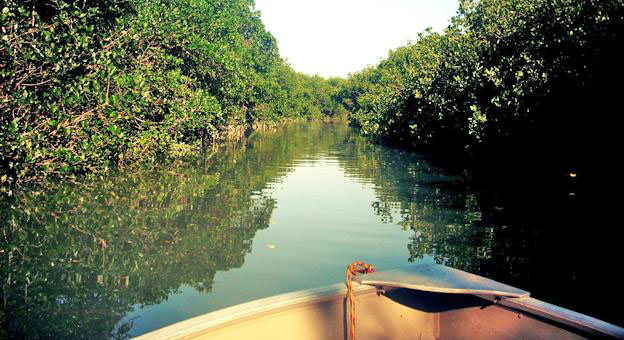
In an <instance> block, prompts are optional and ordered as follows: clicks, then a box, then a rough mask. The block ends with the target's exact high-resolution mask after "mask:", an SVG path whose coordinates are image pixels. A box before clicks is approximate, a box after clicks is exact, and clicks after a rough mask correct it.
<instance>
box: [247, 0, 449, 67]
mask: <svg viewBox="0 0 624 340" xmlns="http://www.w3.org/2000/svg"><path fill="white" fill-rule="evenodd" d="M458 7H459V2H458V0H256V9H258V10H259V11H260V12H261V16H262V21H263V22H264V24H265V26H266V28H267V30H269V31H270V32H271V33H272V34H273V36H275V38H276V39H277V43H278V46H279V50H280V54H281V56H282V57H284V58H286V59H287V60H288V62H289V63H290V65H291V66H292V67H293V68H294V69H295V70H297V71H299V72H303V73H307V74H319V75H321V76H323V77H332V76H342V77H346V76H347V75H348V74H349V73H352V72H356V71H359V70H361V69H363V68H364V67H366V66H368V65H375V64H377V63H378V62H379V61H380V60H381V59H382V58H385V57H386V56H387V55H388V52H389V51H390V50H391V49H396V48H397V47H399V46H402V45H405V44H406V43H407V42H408V41H410V40H411V41H415V40H416V39H417V37H418V32H422V31H423V30H425V29H426V28H427V27H432V28H433V29H434V30H436V31H442V30H443V29H444V28H445V27H446V26H447V25H448V23H449V19H450V18H451V17H452V16H453V15H455V12H456V11H457V9H458Z"/></svg>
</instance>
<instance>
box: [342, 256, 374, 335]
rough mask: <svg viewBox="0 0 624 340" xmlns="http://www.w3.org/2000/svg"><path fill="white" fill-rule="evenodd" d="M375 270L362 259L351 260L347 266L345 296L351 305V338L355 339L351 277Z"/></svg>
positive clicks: (353, 298)
mask: <svg viewBox="0 0 624 340" xmlns="http://www.w3.org/2000/svg"><path fill="white" fill-rule="evenodd" d="M374 271H375V268H374V267H373V265H372V264H367V263H364V262H362V261H358V262H353V263H351V264H350V265H349V266H347V297H348V298H349V305H350V306H351V340H355V297H354V296H353V281H352V279H353V277H354V276H356V275H358V274H361V273H362V274H367V273H372V272H374Z"/></svg>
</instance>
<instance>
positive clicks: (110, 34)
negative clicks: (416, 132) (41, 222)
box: [0, 0, 341, 194]
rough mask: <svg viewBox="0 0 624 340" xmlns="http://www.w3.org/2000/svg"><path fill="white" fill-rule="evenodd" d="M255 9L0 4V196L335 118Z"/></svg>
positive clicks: (331, 90) (196, 3) (324, 95)
mask: <svg viewBox="0 0 624 340" xmlns="http://www.w3.org/2000/svg"><path fill="white" fill-rule="evenodd" d="M253 8H254V2H253V1H252V0H227V1H225V0H222V1H206V0H191V1H180V0H158V1H144V0H98V1H90V0H86V1H63V0H57V1H17V0H8V1H4V0H3V1H0V9H1V14H0V23H1V26H2V31H1V36H0V39H1V41H0V111H1V112H2V115H1V116H0V162H1V164H0V176H1V178H2V187H1V190H2V192H3V193H5V194H7V193H8V194H10V193H11V192H12V191H13V188H14V187H15V185H20V184H24V183H27V182H32V181H38V180H41V179H43V178H46V177H66V176H72V175H75V174H83V173H98V172H102V171H106V170H107V169H109V168H110V167H111V166H114V165H125V164H130V163H133V162H136V161H142V160H153V159H167V158H173V157H178V156H180V155H184V154H188V153H190V152H192V151H195V150H198V149H199V148H200V146H203V147H206V146H207V145H208V144H210V143H213V142H215V141H218V140H221V139H223V138H225V137H227V134H228V133H227V132H228V131H232V127H245V126H251V125H254V124H255V125H257V124H275V123H277V122H279V121H283V120H285V119H294V118H306V119H310V118H322V117H324V116H332V115H335V114H337V113H338V114H339V113H340V112H341V109H340V107H339V106H338V105H337V104H336V101H334V100H333V95H334V94H335V92H337V86H338V84H339V82H340V81H339V80H329V81H328V80H325V79H322V78H320V77H311V76H306V75H303V74H299V73H297V72H295V71H293V70H292V68H290V66H289V65H288V64H287V63H286V62H285V61H284V60H282V59H281V58H280V57H279V54H278V51H277V44H276V42H275V39H274V38H273V36H272V35H271V34H270V33H268V32H267V31H266V29H265V28H264V26H263V24H262V22H261V20H260V15H259V13H258V12H257V11H255V10H254V9H253Z"/></svg>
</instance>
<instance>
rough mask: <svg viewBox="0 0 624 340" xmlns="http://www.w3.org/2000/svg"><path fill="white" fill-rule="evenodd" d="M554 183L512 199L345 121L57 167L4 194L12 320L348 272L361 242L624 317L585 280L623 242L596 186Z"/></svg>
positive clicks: (108, 326)
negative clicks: (118, 170) (170, 154)
mask: <svg viewBox="0 0 624 340" xmlns="http://www.w3.org/2000/svg"><path fill="white" fill-rule="evenodd" d="M539 187H541V186H539ZM566 190H567V188H566ZM546 191H547V190H544V191H543V192H529V193H528V196H529V197H530V198H529V199H527V196H518V197H516V196H514V195H512V197H516V198H515V199H512V200H508V199H504V198H502V197H504V195H500V194H495V193H492V192H490V191H486V190H484V189H483V188H482V187H479V186H477V185H475V184H469V183H468V182H466V181H465V180H464V179H462V177H460V176H458V175H449V173H448V172H446V171H444V170H441V169H440V168H437V167H435V166H433V165H431V163H430V162H429V161H428V160H427V158H426V157H424V156H422V155H418V154H411V153H406V152H402V151H399V150H396V149H392V148H387V147H383V146H379V145H375V144H372V143H370V142H368V141H367V140H366V139H365V138H363V137H362V136H360V135H358V134H357V133H356V132H355V131H353V130H351V129H350V128H349V127H347V126H346V125H345V124H342V123H334V124H320V123H310V124H302V125H289V126H287V127H282V128H279V129H277V130H276V131H264V132H258V133H254V134H252V135H251V136H250V137H249V138H248V140H246V141H245V143H244V144H243V145H242V146H241V145H235V146H232V147H225V148H223V149H220V150H218V151H217V152H215V153H212V154H209V155H207V156H206V157H203V158H201V159H197V160H190V161H187V162H183V163H180V164H176V165H174V166H167V168H166V169H151V170H147V169H146V170H140V171H139V170H136V171H128V172H125V173H123V174H118V175H114V176H110V177H107V178H105V179H97V180H88V181H87V180H83V181H81V182H77V183H63V184H51V183H50V184H47V185H46V188H45V190H44V189H39V190H33V191H30V192H27V193H23V194H21V195H19V196H18V197H17V198H16V201H14V202H11V203H10V204H11V207H7V206H4V207H3V209H2V211H1V213H2V219H3V220H4V221H6V223H5V226H4V227H3V230H2V232H3V235H2V239H1V240H0V247H1V248H0V251H2V252H1V253H0V262H1V279H2V299H3V308H2V311H1V313H2V314H0V316H1V317H2V319H1V322H2V325H3V328H2V330H0V336H1V337H11V338H13V337H27V338H37V337H51V338H106V337H111V336H112V337H124V336H136V335H140V334H143V333H146V332H149V331H151V330H155V329H157V328H160V327H163V326H166V325H169V324H172V323H174V322H177V321H181V320H185V319H187V318H190V317H193V316H197V315H201V314H203V313H207V312H210V311H214V310H217V309H220V308H223V307H227V306H231V305H234V304H238V303H241V302H245V301H250V300H253V299H257V298H262V297H266V296H271V295H275V294H279V293H285V292H289V291H293V290H298V289H304V288H311V287H316V286H319V285H326V284H333V283H336V282H340V281H342V280H344V269H345V267H346V265H347V264H349V263H350V262H352V261H355V260H365V261H367V262H370V263H373V264H375V266H376V267H377V268H378V269H384V268H392V267H397V266H403V265H407V264H409V263H410V262H418V261H427V262H438V263H445V264H447V265H450V266H453V267H456V268H460V269H464V270H468V271H471V272H474V273H478V274H482V275H487V276H490V277H492V278H495V279H497V280H500V281H503V282H505V283H508V284H512V285H516V286H518V287H520V288H524V289H528V290H531V291H532V292H533V295H534V296H535V297H537V298H541V299H544V300H547V301H549V302H554V303H558V304H561V305H563V306H566V307H570V308H574V309H577V310H579V311H582V312H586V313H590V314H593V315H596V316H599V317H603V318H606V319H608V320H610V321H613V322H620V321H621V316H620V315H619V314H616V313H615V312H611V311H610V306H611V307H613V306H615V305H617V303H619V302H622V299H621V298H619V300H618V298H616V299H615V301H611V302H610V304H609V303H606V304H604V303H601V304H595V303H593V301H594V299H595V297H594V295H593V294H591V293H589V292H588V290H592V289H595V288H596V287H603V288H604V287H610V286H609V282H612V281H609V280H604V279H596V278H599V275H600V274H601V273H602V272H603V265H604V266H608V265H609V264H610V263H611V262H615V261H618V260H617V259H618V257H617V256H615V257H614V256H613V255H612V253H611V248H609V247H606V248H605V247H601V246H598V245H595V244H593V245H590V246H588V245H587V244H586V242H590V243H591V242H593V238H591V237H590V238H589V239H588V236H587V235H588V234H587V233H586V234H580V235H578V234H577V232H576V231H577V230H578V228H581V227H583V226H576V227H575V226H573V225H570V221H572V223H574V221H576V223H579V224H581V223H585V222H584V220H583V219H582V218H579V216H578V215H574V212H578V211H581V210H579V209H578V204H579V203H578V200H579V199H582V197H580V198H579V195H577V193H576V192H575V193H573V195H571V194H570V193H568V192H567V191H566V192H565V193H564V194H559V193H558V192H559V191H560V188H557V189H556V190H554V189H553V190H551V191H553V192H555V193H553V194H546V193H545V192H546ZM548 192H550V191H548ZM525 195H526V192H525ZM505 197H506V196H505ZM553 197H555V198H553ZM553 199H555V200H560V202H558V203H556V202H552V200H553ZM548 202H550V203H548ZM555 203H556V204H555ZM564 214H568V215H571V216H568V217H567V218H565V223H561V224H559V225H553V224H552V223H551V222H552V221H554V220H558V219H557V218H555V217H557V216H559V217H561V216H563V215H564ZM548 216H550V217H548ZM583 216H584V215H583ZM581 217H582V216H581ZM559 220H561V219H559ZM580 250H582V251H580ZM604 258H608V260H606V261H605V260H604ZM609 259H610V260H609ZM610 261H611V262H610ZM605 263H606V264H605ZM612 300H613V299H612Z"/></svg>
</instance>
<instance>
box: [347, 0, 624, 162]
mask: <svg viewBox="0 0 624 340" xmlns="http://www.w3.org/2000/svg"><path fill="white" fill-rule="evenodd" d="M623 29H624V2H623V1H621V0H613V1H593V0H581V1H568V0H514V1H511V0H505V1H500V0H481V1H476V0H474V1H473V0H469V1H462V2H461V6H460V9H459V11H458V15H457V16H455V17H454V18H453V19H452V20H451V23H450V25H449V26H448V28H447V29H446V30H444V32H442V33H435V32H432V31H427V32H424V33H422V34H421V35H420V36H419V37H418V40H417V41H416V42H415V43H412V44H408V45H407V46H403V47H400V48H398V49H397V50H395V51H392V52H391V53H390V54H389V56H388V57H387V59H385V60H383V61H382V62H381V63H380V64H379V65H377V66H376V67H371V68H368V69H365V70H363V71H361V72H359V73H356V74H354V75H352V76H351V77H350V79H349V81H348V83H347V84H346V86H345V87H344V88H343V89H342V93H341V96H342V98H343V101H344V103H345V105H346V106H347V108H348V109H349V111H350V112H351V113H352V115H351V120H352V122H353V123H354V124H355V125H356V126H359V127H360V128H361V131H362V132H363V133H365V134H368V135H371V136H373V137H374V138H376V139H380V140H385V141H390V142H395V143H398V144H402V145H404V146H407V147H416V148H420V149H421V150H433V149H435V150H438V149H440V148H442V149H444V151H446V152H447V153H446V154H447V155H451V154H452V155H454V156H456V155H458V154H466V155H472V156H474V155H479V154H483V153H482V152H481V151H488V153H489V154H490V155H491V154H492V153H491V151H496V150H498V151H505V152H501V153H499V154H503V153H513V152H515V151H518V150H520V151H523V152H529V151H528V150H531V151H530V152H533V151H536V150H542V151H543V152H545V153H551V155H552V154H554V155H557V156H562V157H564V158H565V157H568V158H579V157H582V155H581V154H582V153H581V152H580V149H582V148H583V147H587V146H597V145H600V146H602V147H603V148H604V147H605V145H608V143H601V144H598V143H595V142H596V141H598V140H601V139H603V138H605V137H604V136H605V135H608V134H607V133H605V129H609V127H610V126H611V125H612V123H611V122H613V121H614V119H615V115H616V113H617V112H616V111H614V109H613V108H609V107H608V105H607V104H606V103H617V99H614V98H616V91H615V90H614V88H617V86H614V85H612V84H615V83H618V82H619V81H620V79H621V78H619V77H620V75H621V74H622V67H621V64H620V60H618V58H619V57H618V56H619V52H617V49H618V48H619V47H620V46H622V42H623V41H622V35H621V32H622V31H623ZM581 136H582V137H581ZM590 149H591V148H590ZM450 151H453V153H448V152H450ZM466 151H468V152H466Z"/></svg>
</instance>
